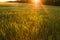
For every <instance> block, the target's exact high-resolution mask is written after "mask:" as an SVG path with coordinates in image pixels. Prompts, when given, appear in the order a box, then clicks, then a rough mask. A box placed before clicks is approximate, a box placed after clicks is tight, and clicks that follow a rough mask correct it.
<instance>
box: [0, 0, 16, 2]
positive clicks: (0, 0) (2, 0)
mask: <svg viewBox="0 0 60 40" xmlns="http://www.w3.org/2000/svg"><path fill="white" fill-rule="evenodd" d="M6 1H15V0H0V2H6Z"/></svg>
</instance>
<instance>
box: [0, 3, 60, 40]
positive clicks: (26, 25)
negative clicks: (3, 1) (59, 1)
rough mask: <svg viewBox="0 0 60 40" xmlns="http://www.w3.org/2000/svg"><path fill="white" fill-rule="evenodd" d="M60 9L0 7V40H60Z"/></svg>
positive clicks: (25, 5)
mask: <svg viewBox="0 0 60 40" xmlns="http://www.w3.org/2000/svg"><path fill="white" fill-rule="evenodd" d="M59 30H60V7H59V6H48V5H42V6H41V5H40V6H39V7H35V6H33V4H22V3H21V4H10V5H8V4H7V5H0V40H60V31H59Z"/></svg>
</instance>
